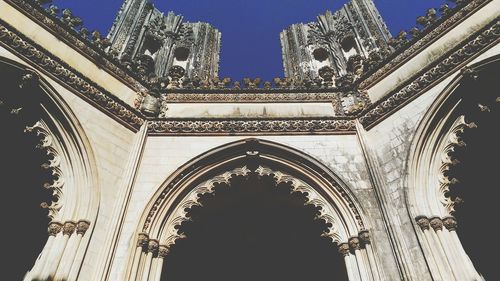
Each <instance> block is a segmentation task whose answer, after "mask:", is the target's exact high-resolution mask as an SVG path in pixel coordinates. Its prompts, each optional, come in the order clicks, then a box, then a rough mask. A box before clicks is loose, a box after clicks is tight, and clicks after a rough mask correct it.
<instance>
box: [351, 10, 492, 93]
mask: <svg viewBox="0 0 500 281" xmlns="http://www.w3.org/2000/svg"><path fill="white" fill-rule="evenodd" d="M489 2H491V0H471V1H470V3H468V4H467V5H465V6H464V7H462V8H461V9H459V10H457V11H456V12H455V13H453V14H452V15H450V16H449V17H447V18H445V19H444V20H443V21H442V22H441V24H439V25H437V26H436V27H434V28H432V29H430V31H429V32H427V33H426V34H425V35H424V36H421V37H419V38H418V39H417V40H415V41H414V42H413V44H411V45H409V46H408V47H405V48H404V49H403V51H401V52H396V53H394V54H393V55H391V56H390V57H389V58H388V60H387V61H386V62H383V63H381V65H383V66H382V67H380V68H378V69H375V70H374V71H370V72H368V73H366V75H364V77H362V78H361V82H360V83H359V88H361V89H366V88H368V87H370V86H371V85H373V84H375V83H376V82H377V81H380V80H381V79H382V78H384V77H385V76H387V75H389V74H390V73H392V72H394V71H395V70H396V69H397V68H398V67H399V66H400V65H401V64H403V63H405V62H406V61H408V60H409V59H410V58H412V57H413V56H415V54H417V53H419V52H420V51H421V50H423V49H424V48H426V47H427V46H429V45H430V44H431V43H433V42H434V41H436V40H437V39H439V38H440V36H441V35H442V34H444V33H446V32H448V31H449V30H451V29H452V28H453V27H455V26H456V25H457V24H459V23H460V22H462V21H463V20H464V19H465V18H467V17H468V16H470V15H472V14H473V13H474V12H475V11H477V10H478V9H480V8H481V7H482V6H484V5H486V4H487V3H489Z"/></svg>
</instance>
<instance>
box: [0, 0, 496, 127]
mask: <svg viewBox="0 0 500 281" xmlns="http://www.w3.org/2000/svg"><path fill="white" fill-rule="evenodd" d="M483 1H484V0H483ZM499 35H500V29H499V24H498V21H494V22H492V23H490V24H489V25H488V26H486V27H484V28H483V29H482V30H481V31H479V32H477V33H476V34H474V35H472V36H471V37H470V38H469V39H467V40H465V42H463V43H462V44H461V45H459V46H457V47H456V48H455V49H454V50H452V51H450V52H449V53H448V54H445V55H443V56H442V57H441V59H438V60H437V61H436V63H435V64H434V65H431V66H430V67H429V68H428V69H424V70H423V71H422V72H421V73H418V74H417V75H415V76H414V77H413V78H412V79H409V80H408V81H409V82H408V83H407V84H406V85H403V86H402V87H401V88H400V89H396V90H395V91H393V92H392V93H390V94H388V95H387V96H386V97H385V98H384V99H382V100H380V101H378V102H377V103H375V104H373V105H371V106H369V107H368V108H367V109H365V110H363V111H362V112H360V113H359V114H358V116H357V117H358V118H359V119H360V122H361V123H362V124H363V125H364V126H366V127H368V128H369V127H371V126H373V125H375V124H376V123H377V122H379V121H380V120H382V119H384V118H386V117H387V116H389V114H391V113H392V112H393V111H394V110H396V109H397V108H399V107H400V106H402V105H404V104H406V103H407V102H408V101H410V100H412V99H413V98H416V97H417V96H418V95H419V94H421V93H423V92H424V91H425V89H427V88H428V87H430V86H432V85H433V84H434V83H436V82H438V81H440V80H441V79H443V77H445V76H446V75H447V74H448V73H450V72H452V71H454V70H456V69H458V68H460V67H462V66H463V65H464V64H465V63H466V62H467V61H469V60H470V59H472V58H474V57H475V56H477V55H478V54H480V53H481V52H482V51H483V50H485V49H486V48H487V47H488V46H490V45H492V44H494V43H496V42H497V41H498V37H499ZM0 45H3V46H5V47H7V48H8V49H9V50H10V51H12V52H13V53H16V54H18V55H19V56H20V57H22V58H23V59H24V60H26V61H29V62H31V63H33V64H35V65H37V66H38V68H39V69H40V70H41V71H44V72H45V73H47V74H49V75H51V77H53V78H54V79H55V80H58V81H60V82H62V84H64V85H65V86H67V87H68V88H70V89H72V90H73V91H74V92H75V93H76V94H78V95H80V96H82V97H83V98H85V99H86V100H87V101H89V102H90V103H91V104H93V105H95V106H97V107H98V108H100V109H101V110H102V111H103V112H105V113H107V114H108V115H110V116H111V117H113V118H115V119H117V120H118V121H119V122H121V123H122V124H124V125H126V126H127V127H128V128H131V129H134V130H137V129H138V128H139V127H140V126H141V125H142V124H143V123H144V121H145V119H146V117H144V116H143V115H142V114H141V113H139V112H138V111H137V110H135V109H134V108H132V107H131V106H128V105H126V104H124V103H123V102H122V101H120V100H119V99H118V98H116V97H114V96H112V95H111V94H110V93H109V92H107V91H106V90H104V89H102V88H101V87H99V86H98V85H96V84H94V83H93V82H92V81H91V80H90V79H88V78H86V77H84V76H83V75H82V74H80V73H78V72H77V71H76V70H74V69H72V68H71V67H69V66H68V65H66V64H65V63H63V62H61V61H60V60H59V59H57V58H54V57H53V56H52V55H51V54H50V53H49V52H48V51H46V50H44V49H43V48H41V47H40V46H38V45H36V44H35V43H33V42H32V41H31V40H30V39H27V38H26V37H24V36H23V35H21V34H19V32H17V31H15V29H14V28H12V27H10V26H8V25H6V24H5V23H4V22H2V21H0ZM329 94H330V95H331V94H335V93H329ZM229 95H230V94H229ZM292 95H293V94H292ZM258 98H262V96H259V97H258ZM311 98H312V97H311ZM285 99H286V98H285ZM231 102H235V101H231ZM243 102H246V101H243ZM152 120H153V121H152V122H150V126H149V133H150V134H153V135H231V134H236V135H250V134H266V135H267V134H344V133H354V131H355V128H354V122H353V118H352V117H339V118H337V119H334V118H317V119H300V118H294V119H293V118H290V119H239V120H235V119H231V120H229V119H227V120H221V119H201V118H193V119H182V120H176V119H156V120H155V119H152Z"/></svg>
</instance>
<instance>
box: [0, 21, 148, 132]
mask: <svg viewBox="0 0 500 281" xmlns="http://www.w3.org/2000/svg"><path fill="white" fill-rule="evenodd" d="M14 30H15V29H14V28H13V27H11V26H8V25H7V24H6V23H5V22H3V21H2V20H0V45H3V46H5V47H7V48H9V50H10V51H12V52H13V53H16V54H18V55H19V56H22V57H23V58H24V59H25V60H28V61H30V62H32V63H34V64H36V65H37V66H38V67H39V68H40V70H42V71H44V72H46V73H48V74H49V75H51V76H52V78H53V79H55V80H58V81H60V82H61V83H62V84H64V85H66V86H67V87H69V88H70V89H72V90H74V92H76V93H77V94H78V95H80V96H81V97H83V98H85V99H86V100H87V101H89V102H91V103H92V104H94V105H96V106H98V107H100V108H101V109H102V110H103V111H104V112H107V113H109V114H110V115H111V116H114V117H116V118H117V119H118V120H120V121H121V123H123V124H126V125H127V126H128V127H131V128H135V129H138V128H139V127H140V126H141V125H142V124H143V123H144V118H143V117H142V116H141V115H140V114H139V113H138V112H137V111H136V110H135V109H133V108H132V107H130V106H128V105H126V104H125V103H123V102H121V101H120V100H119V99H117V98H114V97H112V95H111V93H109V92H107V91H106V90H104V89H103V88H101V87H100V86H98V85H96V84H95V83H94V82H92V81H91V80H90V79H88V78H87V77H85V76H84V75H82V74H81V73H79V72H77V71H76V70H75V69H73V68H71V67H70V66H68V65H67V64H66V63H64V62H62V61H60V60H59V59H57V58H54V57H53V56H52V55H51V54H50V53H49V52H48V51H46V50H45V49H43V48H42V47H40V46H38V45H37V44H35V43H33V42H32V41H31V40H30V39H28V38H26V37H25V36H23V35H21V34H19V32H18V31H14Z"/></svg>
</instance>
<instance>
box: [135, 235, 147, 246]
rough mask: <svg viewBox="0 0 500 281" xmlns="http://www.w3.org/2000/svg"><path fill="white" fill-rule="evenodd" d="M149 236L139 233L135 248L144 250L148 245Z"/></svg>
mask: <svg viewBox="0 0 500 281" xmlns="http://www.w3.org/2000/svg"><path fill="white" fill-rule="evenodd" d="M148 241H149V236H148V235H147V234H146V233H139V238H138V239H137V247H142V248H145V247H146V246H147V245H148Z"/></svg>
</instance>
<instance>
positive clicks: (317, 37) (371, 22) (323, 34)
mask: <svg viewBox="0 0 500 281" xmlns="http://www.w3.org/2000/svg"><path fill="white" fill-rule="evenodd" d="M390 38H391V35H390V33H389V31H388V29H387V27H386V25H385V23H384V21H383V20H382V17H381V16H380V14H379V12H378V10H377V8H376V7H375V5H374V4H373V2H372V0H351V1H350V2H348V3H347V4H345V5H344V6H343V7H342V8H341V9H340V10H338V11H337V12H335V13H332V12H330V11H327V12H326V14H324V15H319V16H318V17H317V22H312V23H308V24H303V23H299V24H293V25H291V26H290V27H288V28H287V29H285V30H284V31H282V32H281V34H280V39H281V46H282V52H283V66H284V69H285V76H286V77H289V78H293V79H296V80H304V79H314V78H317V77H318V76H326V77H328V76H335V77H339V76H341V75H345V74H346V73H347V72H348V71H349V72H355V71H356V68H358V67H360V61H361V60H362V59H366V58H368V57H369V56H370V54H371V53H373V52H384V51H386V50H387V49H388V41H389V39H390Z"/></svg>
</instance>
